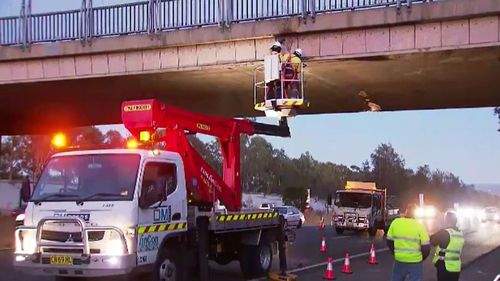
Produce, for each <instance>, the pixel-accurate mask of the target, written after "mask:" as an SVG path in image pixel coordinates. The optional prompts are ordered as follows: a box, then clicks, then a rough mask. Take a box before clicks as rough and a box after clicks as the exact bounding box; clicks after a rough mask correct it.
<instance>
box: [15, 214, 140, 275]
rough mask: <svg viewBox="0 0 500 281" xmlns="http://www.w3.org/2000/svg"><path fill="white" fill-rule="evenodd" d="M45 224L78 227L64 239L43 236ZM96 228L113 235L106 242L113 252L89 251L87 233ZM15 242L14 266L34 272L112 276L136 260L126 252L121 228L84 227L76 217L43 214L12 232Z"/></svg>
mask: <svg viewBox="0 0 500 281" xmlns="http://www.w3.org/2000/svg"><path fill="white" fill-rule="evenodd" d="M46 223H62V224H75V226H78V227H79V228H80V232H79V237H73V236H72V234H69V236H68V237H67V238H65V239H66V241H61V240H59V241H48V240H45V239H42V233H43V232H44V230H43V226H44V225H45V224H46ZM96 231H103V232H112V233H114V234H115V237H116V238H115V239H113V240H109V241H106V244H110V245H111V246H112V248H113V249H114V251H113V252H106V253H102V252H101V250H100V249H92V250H91V248H90V243H89V233H90V232H96ZM73 234H74V233H73ZM15 242H16V250H15V252H14V263H13V264H14V266H15V267H18V268H20V269H22V270H23V271H25V272H28V273H33V274H41V275H61V276H85V277H98V276H111V275H120V274H125V273H128V272H130V271H132V269H133V268H134V267H135V266H136V263H137V258H136V255H135V254H133V253H130V252H129V249H128V246H127V242H126V238H125V235H124V234H123V231H122V230H121V229H119V228H117V227H114V226H87V225H86V223H85V221H84V220H83V219H81V218H77V217H46V218H43V219H41V220H40V221H39V223H38V225H37V226H36V227H29V226H20V227H18V228H17V229H16V231H15Z"/></svg>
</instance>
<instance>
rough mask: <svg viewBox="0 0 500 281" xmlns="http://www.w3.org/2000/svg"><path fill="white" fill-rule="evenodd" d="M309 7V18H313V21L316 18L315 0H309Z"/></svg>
mask: <svg viewBox="0 0 500 281" xmlns="http://www.w3.org/2000/svg"><path fill="white" fill-rule="evenodd" d="M309 9H310V12H311V18H312V19H313V22H314V21H315V20H316V1H315V0H309Z"/></svg>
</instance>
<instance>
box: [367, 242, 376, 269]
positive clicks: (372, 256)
mask: <svg viewBox="0 0 500 281" xmlns="http://www.w3.org/2000/svg"><path fill="white" fill-rule="evenodd" d="M368 263H369V264H378V262H377V257H375V245H373V243H372V246H371V247H370V257H369V258H368Z"/></svg>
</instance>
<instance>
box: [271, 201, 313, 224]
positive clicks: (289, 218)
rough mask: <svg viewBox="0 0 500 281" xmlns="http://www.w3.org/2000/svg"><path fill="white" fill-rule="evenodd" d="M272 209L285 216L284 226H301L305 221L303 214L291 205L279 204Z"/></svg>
mask: <svg viewBox="0 0 500 281" xmlns="http://www.w3.org/2000/svg"><path fill="white" fill-rule="evenodd" d="M273 210H274V211H277V212H278V213H279V214H280V215H283V216H284V217H285V221H286V226H287V227H289V228H301V227H302V225H303V224H304V222H305V221H306V219H305V217H304V214H302V212H301V211H299V209H297V208H295V207H293V206H279V207H274V208H273Z"/></svg>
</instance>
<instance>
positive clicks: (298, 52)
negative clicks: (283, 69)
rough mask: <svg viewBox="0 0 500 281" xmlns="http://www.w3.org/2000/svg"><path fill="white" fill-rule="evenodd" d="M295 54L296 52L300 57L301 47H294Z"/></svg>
mask: <svg viewBox="0 0 500 281" xmlns="http://www.w3.org/2000/svg"><path fill="white" fill-rule="evenodd" d="M295 54H296V55H297V56H299V57H301V56H302V49H301V48H297V49H295Z"/></svg>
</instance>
